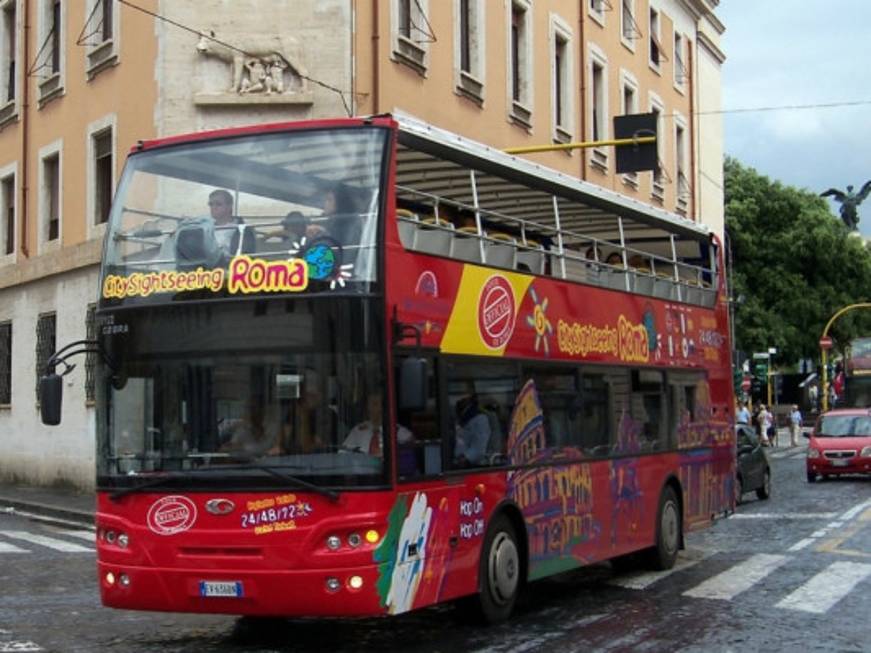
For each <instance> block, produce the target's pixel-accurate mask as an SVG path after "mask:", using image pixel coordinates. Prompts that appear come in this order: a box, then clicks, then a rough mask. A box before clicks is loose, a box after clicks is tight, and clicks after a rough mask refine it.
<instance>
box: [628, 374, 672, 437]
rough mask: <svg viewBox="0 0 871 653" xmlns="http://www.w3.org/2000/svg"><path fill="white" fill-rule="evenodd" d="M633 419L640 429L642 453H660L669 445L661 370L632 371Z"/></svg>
mask: <svg viewBox="0 0 871 653" xmlns="http://www.w3.org/2000/svg"><path fill="white" fill-rule="evenodd" d="M630 410H631V414H632V418H633V420H634V422H635V424H636V427H637V428H638V429H639V433H638V444H639V450H640V452H641V453H644V452H647V451H658V450H660V449H663V448H665V446H666V443H667V433H668V422H667V409H666V405H665V385H664V379H663V373H662V372H661V371H659V370H645V369H641V370H632V401H631V409H630Z"/></svg>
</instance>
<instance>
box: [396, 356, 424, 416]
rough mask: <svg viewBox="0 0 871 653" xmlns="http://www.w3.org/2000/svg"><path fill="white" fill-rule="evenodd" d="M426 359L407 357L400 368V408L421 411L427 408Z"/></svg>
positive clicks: (401, 409)
mask: <svg viewBox="0 0 871 653" xmlns="http://www.w3.org/2000/svg"><path fill="white" fill-rule="evenodd" d="M426 377H427V374H426V359H424V358H406V359H405V360H403V361H402V365H401V366H400V368H399V406H398V408H399V410H400V411H409V412H419V411H421V410H424V409H425V408H426V397H427V387H426V380H427V379H426Z"/></svg>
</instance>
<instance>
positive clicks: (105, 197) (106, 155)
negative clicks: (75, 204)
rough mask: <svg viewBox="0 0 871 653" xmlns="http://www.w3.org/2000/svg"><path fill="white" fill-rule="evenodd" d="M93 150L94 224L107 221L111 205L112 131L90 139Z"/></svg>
mask: <svg viewBox="0 0 871 653" xmlns="http://www.w3.org/2000/svg"><path fill="white" fill-rule="evenodd" d="M91 140H92V141H93V142H92V145H93V148H94V223H95V224H103V223H104V222H106V221H107V220H108V219H109V209H110V208H111V205H112V188H113V185H112V168H113V166H112V130H111V128H110V129H104V130H103V131H101V132H99V133H97V134H94V135H93V136H92V137H91Z"/></svg>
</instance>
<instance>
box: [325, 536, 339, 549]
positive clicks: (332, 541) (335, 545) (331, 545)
mask: <svg viewBox="0 0 871 653" xmlns="http://www.w3.org/2000/svg"><path fill="white" fill-rule="evenodd" d="M340 546H342V538H340V537H339V536H338V535H330V536H329V537H328V538H327V548H328V549H329V550H330V551H338V550H339V547H340Z"/></svg>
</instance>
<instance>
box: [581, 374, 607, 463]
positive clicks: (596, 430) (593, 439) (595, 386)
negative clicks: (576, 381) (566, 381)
mask: <svg viewBox="0 0 871 653" xmlns="http://www.w3.org/2000/svg"><path fill="white" fill-rule="evenodd" d="M610 394H611V393H610V385H609V383H608V380H607V378H606V377H605V375H604V374H600V373H595V372H589V373H588V372H584V375H583V378H582V381H581V405H580V420H581V424H580V429H581V447H582V449H583V451H584V454H585V455H587V456H590V457H603V456H607V455H608V454H609V453H610V450H611V445H610V442H611V421H610V419H609V418H608V415H609V405H610Z"/></svg>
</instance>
